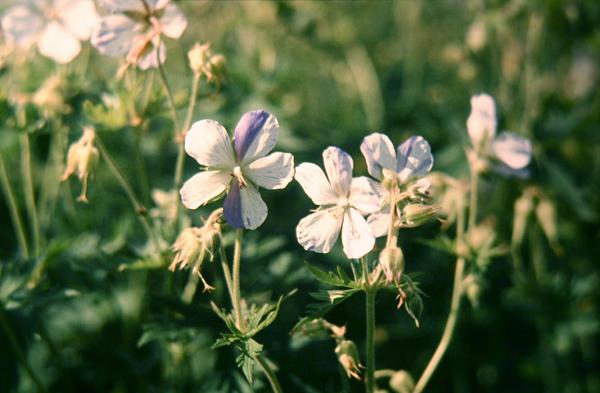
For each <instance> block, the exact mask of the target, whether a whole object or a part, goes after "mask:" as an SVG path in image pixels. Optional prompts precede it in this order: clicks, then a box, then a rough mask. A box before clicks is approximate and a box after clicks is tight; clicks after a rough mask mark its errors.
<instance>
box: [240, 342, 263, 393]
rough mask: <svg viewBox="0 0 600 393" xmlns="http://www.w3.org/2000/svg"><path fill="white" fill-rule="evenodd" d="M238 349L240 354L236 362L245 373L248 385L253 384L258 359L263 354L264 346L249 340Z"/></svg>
mask: <svg viewBox="0 0 600 393" xmlns="http://www.w3.org/2000/svg"><path fill="white" fill-rule="evenodd" d="M238 349H239V351H240V354H239V355H238V357H237V358H236V359H235V362H236V364H237V366H238V367H239V368H241V369H242V373H244V376H245V377H246V380H247V381H248V383H250V384H251V383H252V372H253V371H254V364H255V363H256V357H257V356H258V355H259V354H260V353H261V352H262V350H263V345H262V344H259V343H258V342H256V341H255V340H253V339H248V340H245V341H243V342H242V343H240V345H238Z"/></svg>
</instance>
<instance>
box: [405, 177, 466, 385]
mask: <svg viewBox="0 0 600 393" xmlns="http://www.w3.org/2000/svg"><path fill="white" fill-rule="evenodd" d="M473 192H475V193H476V192H477V190H476V189H471V194H473ZM461 201H462V198H461ZM472 202H473V199H472V198H471V203H472ZM475 203H476V202H475ZM457 209H458V215H457V220H456V243H457V244H458V245H460V246H461V247H462V243H463V237H464V231H465V230H464V227H465V225H464V221H465V218H464V217H465V213H464V207H463V203H462V202H459V203H458V206H457ZM469 218H471V214H469ZM460 253H462V251H460V250H459V257H458V258H457V260H456V267H455V270H454V285H453V288H452V300H451V301H450V313H449V314H448V319H447V320H446V326H445V327H444V332H443V333H442V338H441V339H440V342H439V344H438V346H437V348H436V349H435V352H434V353H433V356H432V357H431V359H430V360H429V363H428V364H427V367H425V371H423V374H421V377H420V378H419V380H418V381H417V384H416V385H415V389H414V390H413V391H412V393H421V392H422V391H423V390H424V389H425V386H427V383H428V382H429V380H430V379H431V376H432V375H433V373H434V372H435V370H436V368H437V366H438V365H439V363H440V361H441V360H442V358H443V357H444V354H445V353H446V350H447V349H448V346H449V345H450V341H451V340H452V336H453V334H454V328H455V327H456V321H457V319H458V312H459V310H460V300H461V298H462V282H463V273H464V269H465V258H464V256H462V255H461V254H460Z"/></svg>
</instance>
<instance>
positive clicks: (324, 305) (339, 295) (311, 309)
mask: <svg viewBox="0 0 600 393" xmlns="http://www.w3.org/2000/svg"><path fill="white" fill-rule="evenodd" d="M359 291H360V289H359V288H352V289H333V290H324V289H322V290H320V291H318V292H312V293H311V294H310V295H311V296H312V297H313V298H315V299H317V300H319V302H318V303H312V304H309V305H308V313H309V315H307V316H306V317H304V318H302V319H300V321H298V323H296V325H295V326H294V327H293V328H292V332H294V331H296V330H298V329H299V328H300V327H301V326H302V325H303V324H304V323H306V322H308V321H310V320H313V319H316V318H321V317H323V316H324V315H325V314H327V313H328V312H329V311H331V310H333V309H334V308H335V307H337V306H338V305H339V304H341V303H342V302H343V301H345V300H347V299H349V298H350V296H352V295H354V294H355V293H357V292H359Z"/></svg>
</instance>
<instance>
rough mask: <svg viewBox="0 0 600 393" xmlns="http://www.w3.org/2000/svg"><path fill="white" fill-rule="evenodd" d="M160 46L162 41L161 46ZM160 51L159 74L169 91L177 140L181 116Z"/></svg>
mask: <svg viewBox="0 0 600 393" xmlns="http://www.w3.org/2000/svg"><path fill="white" fill-rule="evenodd" d="M158 47H160V43H159V46H158ZM159 54H160V51H159V50H157V51H156V58H157V60H158V74H159V75H160V80H161V81H162V84H163V86H164V88H165V91H166V92H167V98H168V100H167V101H169V105H170V107H171V113H172V115H173V121H174V122H175V129H174V130H173V131H174V134H175V135H174V137H175V140H177V138H178V137H179V133H180V132H181V124H180V123H179V116H177V106H176V105H175V98H174V97H173V91H172V90H171V86H170V85H169V82H168V81H167V76H166V75H165V70H164V68H163V66H162V63H161V62H160V59H159V56H160V55H159Z"/></svg>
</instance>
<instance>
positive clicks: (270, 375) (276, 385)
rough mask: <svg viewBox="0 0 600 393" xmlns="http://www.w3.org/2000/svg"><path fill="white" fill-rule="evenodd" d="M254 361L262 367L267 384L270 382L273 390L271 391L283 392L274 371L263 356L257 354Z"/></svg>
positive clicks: (274, 392)
mask: <svg viewBox="0 0 600 393" xmlns="http://www.w3.org/2000/svg"><path fill="white" fill-rule="evenodd" d="M256 361H257V362H258V364H260V367H261V368H262V370H263V371H264V373H265V375H266V377H267V379H268V380H269V384H271V389H272V390H273V393H283V390H282V389H281V385H280V384H279V381H278V380H277V376H276V375H275V372H274V371H273V370H272V369H271V366H269V363H268V362H267V360H266V359H265V358H264V356H262V355H258V356H257V357H256Z"/></svg>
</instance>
